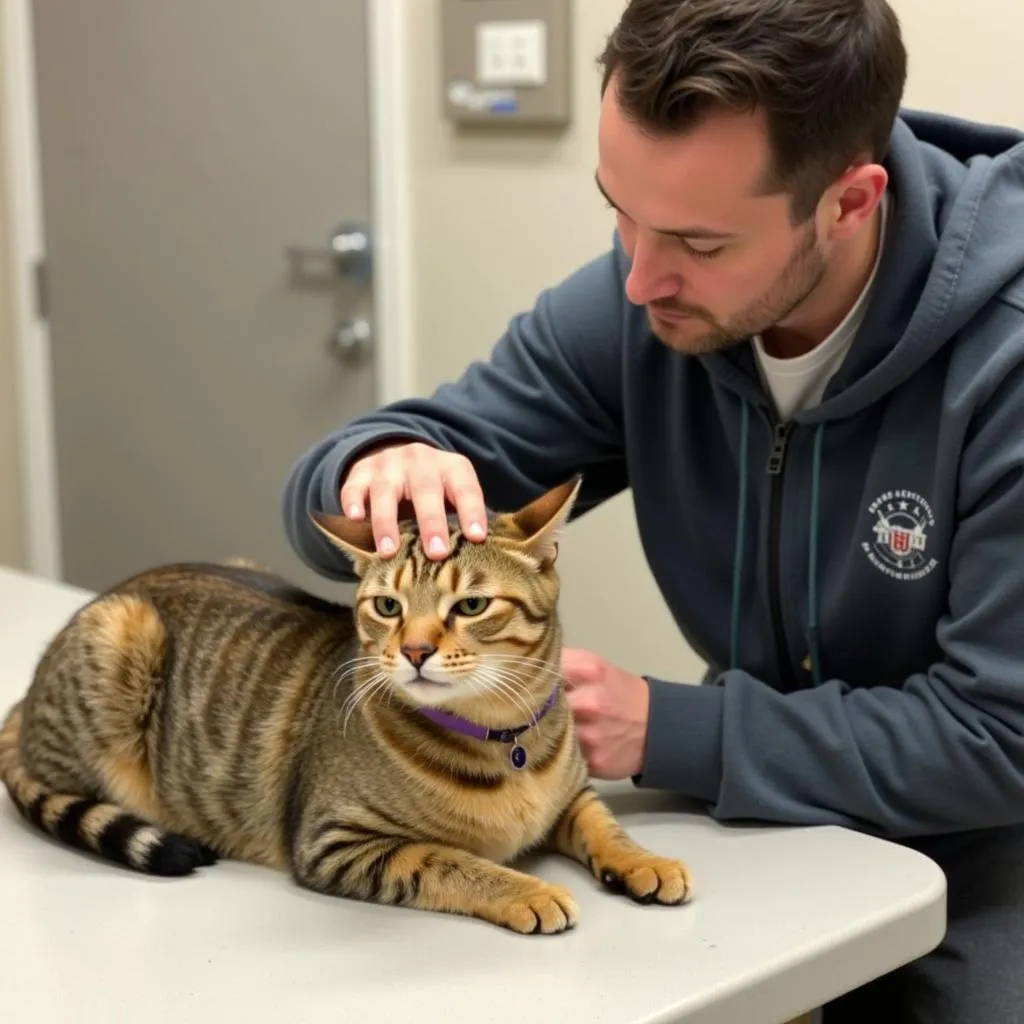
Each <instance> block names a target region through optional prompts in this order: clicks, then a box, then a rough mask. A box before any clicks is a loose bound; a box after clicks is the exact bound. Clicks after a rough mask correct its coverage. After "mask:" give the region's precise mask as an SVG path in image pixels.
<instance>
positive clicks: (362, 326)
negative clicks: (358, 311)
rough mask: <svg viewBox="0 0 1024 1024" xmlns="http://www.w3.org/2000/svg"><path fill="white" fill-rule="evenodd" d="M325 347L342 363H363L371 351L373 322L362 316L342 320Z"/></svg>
mask: <svg viewBox="0 0 1024 1024" xmlns="http://www.w3.org/2000/svg"><path fill="white" fill-rule="evenodd" d="M327 347H328V348H329V349H330V351H331V353H332V354H333V355H334V356H335V357H336V358H337V359H339V360H341V362H343V363H349V364H353V363H355V364H359V363H364V362H366V361H367V360H368V359H369V358H370V356H371V354H372V352H373V324H371V323H370V321H369V320H368V319H367V318H366V317H364V316H355V317H352V318H351V319H350V320H344V321H342V322H341V323H340V324H339V325H338V328H337V330H336V331H335V332H334V334H332V335H331V337H330V338H328V339H327Z"/></svg>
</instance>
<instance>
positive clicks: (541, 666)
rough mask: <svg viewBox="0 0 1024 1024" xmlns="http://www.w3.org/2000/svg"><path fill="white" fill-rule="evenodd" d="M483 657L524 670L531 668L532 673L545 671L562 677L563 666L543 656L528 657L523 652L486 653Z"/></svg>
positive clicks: (547, 673)
mask: <svg viewBox="0 0 1024 1024" xmlns="http://www.w3.org/2000/svg"><path fill="white" fill-rule="evenodd" d="M481 657H482V658H485V659H486V660H487V662H488V663H495V664H500V665H504V666H509V667H511V666H514V667H516V668H522V669H524V670H529V672H530V673H531V674H540V673H544V674H546V675H551V676H556V677H557V678H559V679H561V677H562V670H561V667H560V666H557V665H552V664H551V662H549V661H546V660H544V659H543V658H528V657H526V656H524V655H521V654H486V655H482V656H481Z"/></svg>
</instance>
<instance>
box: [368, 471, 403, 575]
mask: <svg viewBox="0 0 1024 1024" xmlns="http://www.w3.org/2000/svg"><path fill="white" fill-rule="evenodd" d="M398 498H399V487H398V485H397V483H396V482H395V481H392V480H389V479H386V478H385V479H380V480H375V481H374V482H373V484H372V485H371V487H370V523H371V525H372V527H373V540H374V544H376V546H377V550H378V551H379V552H380V553H381V554H382V555H383V556H384V557H385V558H390V557H391V556H392V555H393V554H394V553H395V552H396V551H397V550H398Z"/></svg>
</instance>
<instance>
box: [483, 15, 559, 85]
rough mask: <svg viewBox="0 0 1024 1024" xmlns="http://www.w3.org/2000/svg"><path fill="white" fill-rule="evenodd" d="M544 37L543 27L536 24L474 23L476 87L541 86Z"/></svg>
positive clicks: (544, 69)
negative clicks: (475, 24)
mask: <svg viewBox="0 0 1024 1024" xmlns="http://www.w3.org/2000/svg"><path fill="white" fill-rule="evenodd" d="M547 33H548V26H547V24H546V23H545V22H543V21H540V20H535V21H481V22H478V24H477V26H476V82H477V85H511V86H517V85H524V86H526V85H543V84H544V83H545V81H547V64H548V61H547Z"/></svg>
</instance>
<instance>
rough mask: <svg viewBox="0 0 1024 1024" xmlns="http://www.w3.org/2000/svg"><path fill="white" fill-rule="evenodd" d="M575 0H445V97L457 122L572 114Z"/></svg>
mask: <svg viewBox="0 0 1024 1024" xmlns="http://www.w3.org/2000/svg"><path fill="white" fill-rule="evenodd" d="M571 8H572V0H442V2H441V11H442V34H441V38H442V68H443V88H444V103H445V109H446V111H447V113H448V116H449V117H450V118H451V119H452V120H454V121H456V122H457V123H459V124H470V125H472V124H502V123H506V124H517V125H537V126H549V127H562V126H565V125H567V124H568V123H569V121H570V119H571V111H570V103H571V98H572V97H571V91H572V89H571V83H572V60H571V53H572V33H571V21H572V11H571Z"/></svg>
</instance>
